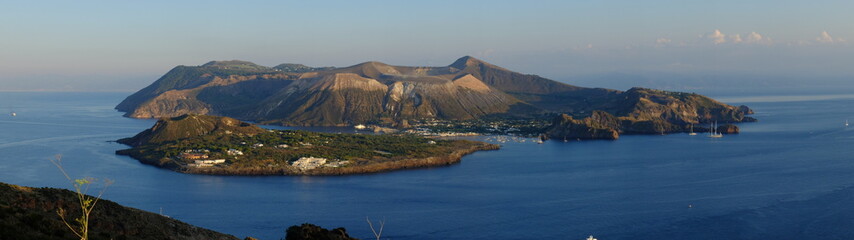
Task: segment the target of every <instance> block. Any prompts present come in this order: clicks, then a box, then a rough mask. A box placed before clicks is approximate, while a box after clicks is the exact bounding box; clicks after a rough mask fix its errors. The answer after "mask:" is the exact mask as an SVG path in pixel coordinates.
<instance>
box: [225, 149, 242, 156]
mask: <svg viewBox="0 0 854 240" xmlns="http://www.w3.org/2000/svg"><path fill="white" fill-rule="evenodd" d="M226 153H228V155H232V156H234V155H243V152H242V151H240V150H237V149H233V148H232V149H228V151H227V152H226Z"/></svg>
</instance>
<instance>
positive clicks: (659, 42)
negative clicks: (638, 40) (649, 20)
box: [655, 38, 673, 44]
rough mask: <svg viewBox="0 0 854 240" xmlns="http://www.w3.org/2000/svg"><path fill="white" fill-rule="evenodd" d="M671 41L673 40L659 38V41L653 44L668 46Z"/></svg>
mask: <svg viewBox="0 0 854 240" xmlns="http://www.w3.org/2000/svg"><path fill="white" fill-rule="evenodd" d="M672 41H673V40H670V39H668V38H659V39H656V40H655V43H657V44H668V43H670V42H672Z"/></svg>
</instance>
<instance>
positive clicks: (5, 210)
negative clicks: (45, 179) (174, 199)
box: [0, 183, 357, 240]
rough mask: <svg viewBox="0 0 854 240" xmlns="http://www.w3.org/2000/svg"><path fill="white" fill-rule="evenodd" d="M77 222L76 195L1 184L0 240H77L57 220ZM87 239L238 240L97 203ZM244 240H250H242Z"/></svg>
mask: <svg viewBox="0 0 854 240" xmlns="http://www.w3.org/2000/svg"><path fill="white" fill-rule="evenodd" d="M59 208H63V209H66V210H67V211H68V213H67V214H68V215H67V216H68V219H69V220H70V221H73V220H72V219H73V218H75V217H74V216H79V214H80V210H79V205H77V197H76V193H74V192H71V191H68V190H64V189H55V188H31V187H22V186H17V185H11V184H6V183H0V240H68V239H78V237H77V236H75V235H74V234H73V233H72V232H71V230H69V229H68V228H67V227H66V226H65V225H64V224H63V222H62V219H61V218H60V217H59V215H57V210H58V209H59ZM89 229H90V233H89V238H90V239H92V240H101V239H104V240H106V239H140V240H148V239H150V240H163V239H168V240H238V238H237V237H235V236H232V235H228V234H223V233H218V232H215V231H212V230H209V229H204V228H200V227H196V226H193V225H190V224H187V223H184V222H181V221H178V220H175V219H172V218H169V217H166V216H162V215H160V214H156V213H151V212H146V211H142V210H139V209H134V208H129V207H124V206H121V205H119V204H117V203H115V202H112V201H109V200H100V201H98V203H97V204H96V205H95V210H94V212H93V215H92V216H91V225H90V228H89ZM245 239H246V240H254V239H255V238H252V237H246V238H245ZM285 239H287V240H357V239H356V238H352V237H350V236H349V235H348V234H347V230H345V229H344V228H336V229H332V230H327V229H324V228H321V227H319V226H316V225H312V224H308V223H306V224H302V225H300V226H291V227H290V228H288V229H287V231H286V238H285Z"/></svg>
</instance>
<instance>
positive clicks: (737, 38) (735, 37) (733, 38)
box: [729, 34, 742, 43]
mask: <svg viewBox="0 0 854 240" xmlns="http://www.w3.org/2000/svg"><path fill="white" fill-rule="evenodd" d="M729 41H731V42H732V43H740V42H741V41H742V40H741V34H734V35H729Z"/></svg>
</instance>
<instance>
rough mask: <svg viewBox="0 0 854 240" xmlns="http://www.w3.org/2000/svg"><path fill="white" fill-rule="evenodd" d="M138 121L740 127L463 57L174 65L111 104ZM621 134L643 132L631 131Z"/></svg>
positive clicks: (669, 98)
mask: <svg viewBox="0 0 854 240" xmlns="http://www.w3.org/2000/svg"><path fill="white" fill-rule="evenodd" d="M116 108H117V109H119V110H120V111H125V112H126V116H129V117H137V118H152V117H174V116H180V115H183V114H188V113H190V114H211V115H224V116H231V117H235V118H238V119H243V120H250V121H256V122H262V123H275V124H283V125H299V126H310V125H322V126H343V125H355V124H360V123H377V124H382V125H400V126H403V125H405V124H401V123H404V122H405V120H413V119H440V120H467V119H477V118H482V117H485V116H492V115H502V116H526V115H527V116H531V114H540V113H566V114H569V115H570V116H572V117H574V118H576V119H583V118H585V117H590V116H591V114H592V113H593V112H594V111H596V110H601V111H604V112H607V113H609V114H611V115H614V116H616V117H626V118H627V119H628V120H633V121H635V122H637V121H665V122H668V123H669V124H675V125H678V126H675V127H672V128H673V129H681V127H682V125H685V124H698V123H707V122H711V121H721V122H741V121H744V120H745V119H746V118H745V117H744V113H747V111H749V109H748V110H743V109H739V108H735V107H733V106H729V105H726V104H723V103H719V102H716V101H714V100H711V99H708V98H706V97H703V96H700V95H685V94H683V93H672V92H665V91H656V90H651V89H630V90H629V91H625V92H624V91H617V90H610V89H602V88H584V87H577V86H572V85H569V84H565V83H561V82H557V81H553V80H550V79H546V78H542V77H539V76H537V75H530V74H521V73H517V72H513V71H510V70H507V69H505V68H502V67H498V66H495V65H492V64H490V63H487V62H484V61H481V60H479V59H476V58H473V57H470V56H466V57H462V58H460V59H458V60H456V61H455V62H454V63H452V64H450V65H448V66H444V67H409V66H393V65H388V64H384V63H380V62H365V63H361V64H356V65H353V66H349V67H343V68H334V67H324V68H312V67H308V66H304V65H299V64H282V65H279V66H277V67H275V68H267V67H263V66H258V65H255V64H252V63H249V62H242V61H225V62H211V63H208V64H205V65H202V66H198V67H185V66H179V67H176V68H175V69H173V70H172V71H170V72H169V73H167V74H166V75H164V76H163V77H161V78H160V79H159V80H158V81H156V82H155V83H153V84H152V85H151V86H148V87H146V88H144V89H142V90H140V91H139V92H137V93H135V94H133V95H131V96H130V97H128V98H127V99H125V101H123V102H122V103H121V104H119V106H117V107H116ZM631 125H632V124H628V125H627V126H626V129H620V130H621V131H622V130H627V129H628V130H630V131H628V132H643V131H640V130H639V131H635V130H631V129H632V128H631Z"/></svg>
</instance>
